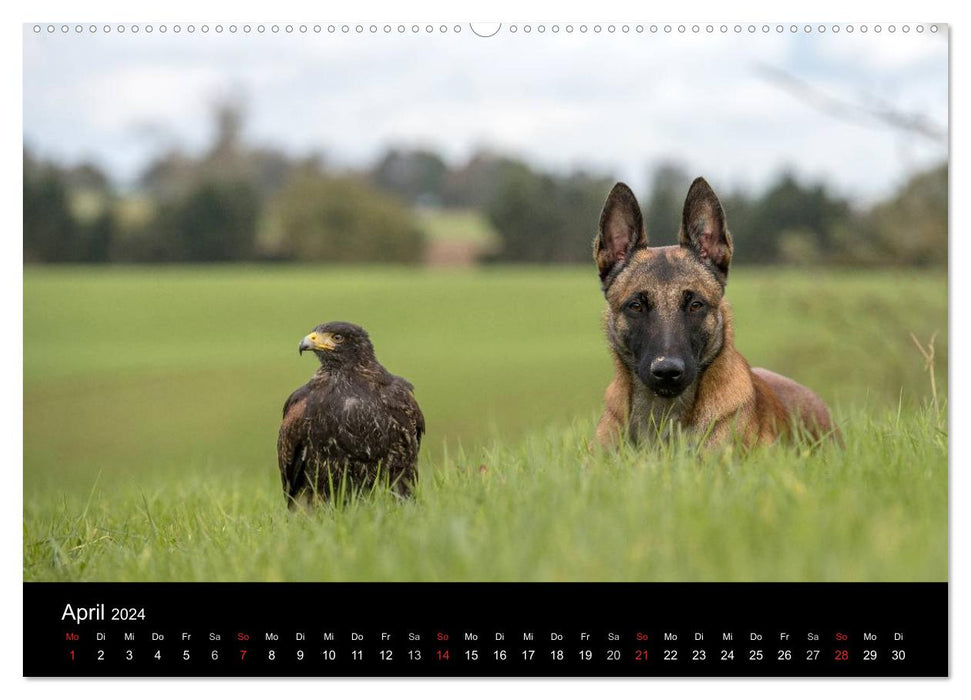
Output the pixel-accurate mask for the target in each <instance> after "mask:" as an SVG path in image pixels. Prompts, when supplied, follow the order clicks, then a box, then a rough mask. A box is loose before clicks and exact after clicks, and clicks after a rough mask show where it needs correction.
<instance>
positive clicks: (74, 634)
mask: <svg viewBox="0 0 971 700" xmlns="http://www.w3.org/2000/svg"><path fill="white" fill-rule="evenodd" d="M28 593H29V595H30V596H31V597H32V598H36V599H37V602H38V604H40V605H42V606H43V607H44V608H50V607H52V606H53V605H54V603H55V601H59V600H60V599H61V598H62V597H66V598H67V599H69V600H73V601H74V602H67V603H65V604H64V607H63V608H62V609H61V610H60V616H59V617H60V619H59V620H56V622H55V621H52V622H50V623H49V624H44V625H39V624H38V625H32V630H31V631H30V633H29V634H28V640H29V641H30V643H31V645H32V646H33V647H34V648H36V649H38V651H39V650H43V653H38V654H37V655H35V656H33V657H32V660H31V661H30V662H29V665H28V669H26V670H27V672H28V673H31V670H32V668H31V667H33V668H36V669H37V672H38V674H39V675H47V674H54V675H77V676H89V675H96V676H98V675H122V676H159V675H169V674H174V675H216V676H227V675H260V676H265V675H288V676H372V675H378V676H483V675H509V676H530V675H540V676H613V675H622V676H782V677H785V676H826V675H832V676H844V677H846V676H924V675H930V676H939V675H946V674H947V644H946V634H947V626H946V619H945V618H946V615H945V613H946V608H947V602H946V593H947V591H946V586H945V585H943V584H883V585H880V586H871V585H867V584H556V585H554V584H496V585H485V584H437V585H436V584H292V585H290V586H287V585H284V584H227V585H215V584H136V585H134V586H125V585H120V584H92V585H88V586H84V587H81V588H80V589H78V588H77V587H74V588H73V589H72V588H71V587H69V586H62V585H58V584H47V585H44V586H42V587H34V588H32V589H30V590H29V591H28ZM402 593H404V594H407V600H409V604H408V605H407V606H404V607H400V606H396V605H395V604H394V601H395V600H397V599H398V598H399V597H400V595H401V594H402ZM79 596H81V597H79ZM99 597H103V598H104V599H114V600H118V599H125V600H127V601H136V602H135V604H134V605H131V606H128V605H122V606H112V605H111V604H108V603H96V604H94V605H93V606H90V607H82V606H80V604H79V603H78V602H77V601H78V600H81V599H84V600H86V601H91V600H95V599H97V598H99ZM331 598H338V599H340V600H341V601H342V603H341V605H340V606H339V607H331V606H329V605H328V603H327V602H326V601H327V600H328V599H331ZM794 598H795V599H799V600H801V601H802V603H803V604H801V605H800V606H799V610H798V611H796V610H793V608H792V606H791V603H790V601H791V600H792V599H794ZM904 598H907V599H911V600H919V601H921V602H920V603H918V604H917V605H915V606H914V607H913V608H912V609H907V610H901V609H900V606H899V604H898V602H897V601H899V600H901V599H904ZM469 600H477V601H481V602H479V603H477V604H476V605H475V606H472V607H471V608H470V607H467V606H466V602H467V601H469ZM143 601H145V604H144V605H143V604H142V602H143ZM377 601H386V602H384V603H377ZM358 605H361V606H369V605H371V606H374V605H379V607H380V610H381V613H380V615H374V614H370V613H369V614H363V615H362V614H360V613H359V612H356V609H357V606H358ZM46 617H49V618H56V617H58V616H57V615H48V616H46Z"/></svg>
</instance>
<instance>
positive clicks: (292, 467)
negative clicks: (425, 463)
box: [277, 322, 425, 508]
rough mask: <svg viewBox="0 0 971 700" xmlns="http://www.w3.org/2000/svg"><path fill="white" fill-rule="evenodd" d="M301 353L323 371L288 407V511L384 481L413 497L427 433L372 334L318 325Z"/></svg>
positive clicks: (282, 458)
mask: <svg viewBox="0 0 971 700" xmlns="http://www.w3.org/2000/svg"><path fill="white" fill-rule="evenodd" d="M299 349H300V353H301V354H303V351H304V350H310V351H312V352H313V353H314V354H315V355H317V358H318V359H319V360H320V368H319V369H318V370H317V372H316V373H315V374H314V376H313V377H311V379H310V381H309V382H307V383H306V384H304V385H303V386H302V387H300V388H299V389H297V390H296V391H294V392H293V393H292V394H290V397H289V398H288V399H287V401H286V403H285V404H284V406H283V423H282V425H281V426H280V436H279V439H278V441H277V458H278V461H279V466H280V478H281V480H282V482H283V492H284V495H285V496H286V499H287V504H288V505H289V506H290V507H291V508H292V507H294V506H295V505H297V504H305V505H309V504H312V503H314V502H316V501H321V500H327V499H328V498H330V497H332V496H333V495H334V492H336V491H338V490H339V489H341V488H342V486H343V489H344V492H345V493H349V492H350V491H352V490H354V489H359V488H362V487H370V486H372V485H373V484H374V483H375V481H376V480H377V479H378V478H379V477H380V478H381V479H388V481H389V483H390V484H391V487H392V488H393V489H394V491H395V492H396V493H398V494H399V495H402V496H408V495H410V494H411V491H412V488H413V487H414V485H415V483H416V482H417V479H418V451H419V448H420V447H421V438H422V435H423V434H424V432H425V418H424V416H423V415H422V413H421V409H420V408H419V407H418V402H417V401H416V400H415V396H414V393H413V391H414V387H413V386H412V385H411V384H410V383H409V382H407V381H406V380H404V379H402V378H401V377H397V376H395V375H393V374H391V373H390V372H388V371H387V370H386V369H385V368H384V367H382V366H381V364H380V363H379V362H378V361H377V358H375V356H374V347H373V346H372V345H371V340H370V338H369V337H368V334H367V332H365V330H364V329H363V328H361V327H360V326H356V325H354V324H351V323H343V322H332V323H326V324H323V325H321V326H317V328H315V329H314V331H313V332H312V333H310V334H309V335H308V336H307V337H305V338H304V339H303V340H302V341H301V342H300V348H299Z"/></svg>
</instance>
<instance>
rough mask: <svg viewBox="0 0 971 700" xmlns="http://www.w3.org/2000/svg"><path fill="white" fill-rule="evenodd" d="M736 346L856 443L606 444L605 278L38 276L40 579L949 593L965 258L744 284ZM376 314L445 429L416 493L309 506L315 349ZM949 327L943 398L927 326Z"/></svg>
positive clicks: (29, 275) (241, 270) (383, 348)
mask: <svg viewBox="0 0 971 700" xmlns="http://www.w3.org/2000/svg"><path fill="white" fill-rule="evenodd" d="M728 296H729V298H730V299H731V300H732V302H733V305H734V309H735V323H736V339H737V343H736V344H737V345H738V347H739V348H740V349H741V351H742V352H743V353H744V354H745V355H746V356H747V357H748V359H749V360H750V361H751V362H752V363H753V364H756V365H762V366H768V367H771V368H772V369H775V370H777V371H780V372H783V373H786V374H789V375H790V376H793V377H794V378H796V379H798V380H799V381H802V382H804V383H806V384H808V385H810V386H812V387H813V388H815V389H816V390H817V391H819V393H821V394H822V395H823V397H824V398H825V399H826V400H827V401H828V402H830V404H831V406H833V407H834V409H835V412H836V414H837V415H838V417H839V421H840V423H841V426H842V428H843V431H844V434H845V437H846V447H845V448H844V449H839V448H836V447H834V446H829V445H827V446H824V447H823V448H821V449H818V450H815V451H810V450H808V449H806V448H805V447H802V446H795V447H782V446H775V447H770V448H766V449H762V450H759V451H757V452H755V453H754V454H750V455H748V456H745V457H742V456H740V455H738V454H736V453H733V452H731V451H730V450H721V451H716V452H702V453H698V452H697V451H696V450H694V449H693V448H692V447H691V445H690V444H687V443H686V442H684V441H679V442H675V443H672V444H668V445H664V446H661V447H656V448H645V449H640V450H633V449H624V450H622V451H621V452H619V453H616V454H609V455H603V454H601V455H597V456H595V457H591V456H590V455H589V454H588V451H587V444H588V441H589V439H590V437H591V435H592V431H593V426H594V424H595V421H596V417H597V413H598V410H599V407H600V402H601V397H602V393H603V389H604V387H605V386H606V384H607V381H608V379H609V376H610V360H609V357H608V354H607V351H606V347H605V343H604V340H603V338H602V334H601V331H600V327H599V326H600V320H599V319H600V312H601V308H602V298H601V296H600V293H599V289H598V284H597V279H596V274H595V273H594V272H593V266H592V265H590V266H589V267H583V268H555V269H546V268H526V267H518V268H487V269H481V270H476V271H462V272H443V271H429V270H422V269H395V268H360V269H346V268H340V269H337V268H327V267H321V268H314V267H211V268H204V267H197V268H191V267H172V268H130V269H124V268H114V269H70V268H59V269H54V268H28V269H27V270H25V273H24V520H23V522H24V529H23V538H24V578H25V579H26V580H122V581H130V580H164V581H168V580H174V581H182V580H351V581H360V580H389V581H399V580H400V581H406V580H407V581H412V580H432V581H454V580H482V581H494V580H504V581H508V580H513V581H517V580H520V581H532V580H675V581H676V580H704V581H722V580H730V581H747V580H769V581H772V580H811V581H815V580H828V581H837V580H840V581H843V580H945V579H946V577H947V432H946V431H947V426H946V422H945V415H946V414H945V410H946V406H945V399H946V396H945V392H946V386H947V382H946V366H947V335H946V332H947V309H946V304H947V290H946V279H945V275H944V273H943V271H935V272H924V273H915V272H902V271H893V272H849V271H825V270H823V271H821V270H811V271H793V270H773V271H763V270H752V269H739V270H736V271H733V273H732V278H731V280H730V282H729V289H728ZM335 319H343V320H350V321H355V322H358V323H360V324H361V325H363V326H364V327H365V328H367V329H368V330H369V331H370V332H371V335H372V338H373V340H374V343H375V346H376V349H377V354H378V358H379V360H381V361H382V363H383V364H385V366H387V367H388V368H389V369H390V370H391V371H393V372H395V373H398V374H402V375H404V376H405V377H407V378H408V379H410V380H411V381H412V382H413V383H414V384H415V386H416V394H417V397H418V400H419V402H420V403H421V405H422V407H423V409H424V412H425V415H426V418H427V422H428V434H427V436H426V441H425V443H424V446H423V451H422V463H421V474H422V481H421V484H420V486H419V489H418V491H417V497H416V498H415V499H414V500H413V501H410V502H405V503H400V502H397V501H395V500H394V499H393V498H392V497H390V496H388V495H385V494H381V493H377V494H370V495H366V496H363V497H361V498H358V499H356V500H354V501H353V502H352V503H350V504H347V505H344V506H340V507H325V508H323V509H321V510H320V511H319V512H318V513H316V514H313V515H305V514H291V513H289V512H288V511H287V510H286V508H285V505H284V500H283V497H282V493H281V490H280V483H279V475H278V472H277V468H276V456H275V441H276V431H277V428H278V425H279V419H280V410H281V407H282V403H283V401H284V399H285V398H286V396H287V395H288V394H289V392H290V391H291V390H292V389H294V388H295V387H297V386H298V385H299V384H301V383H303V382H304V381H305V380H306V379H307V378H308V377H309V376H310V374H311V373H312V372H313V370H314V368H315V366H316V363H315V360H314V358H312V357H308V356H306V355H305V356H303V357H302V358H301V357H299V356H298V354H297V344H298V342H299V340H300V339H301V338H302V337H303V335H304V334H306V333H307V332H308V331H309V330H310V329H311V328H312V327H313V326H314V325H316V324H317V323H320V322H322V321H326V320H335ZM912 332H913V333H914V334H916V335H917V336H918V337H919V338H920V339H921V340H923V341H924V342H926V341H927V340H928V339H929V338H930V337H931V335H932V334H933V333H935V332H937V333H938V335H937V338H936V341H935V347H936V360H935V366H936V371H937V376H936V378H937V387H938V391H939V392H940V394H941V395H940V397H939V399H940V410H939V411H935V410H934V409H933V406H932V404H931V401H930V396H931V394H930V382H929V379H928V375H927V372H926V371H925V369H924V361H923V359H922V358H921V356H920V354H919V353H918V351H917V349H916V348H915V347H914V345H913V342H912V340H911V339H910V333H912Z"/></svg>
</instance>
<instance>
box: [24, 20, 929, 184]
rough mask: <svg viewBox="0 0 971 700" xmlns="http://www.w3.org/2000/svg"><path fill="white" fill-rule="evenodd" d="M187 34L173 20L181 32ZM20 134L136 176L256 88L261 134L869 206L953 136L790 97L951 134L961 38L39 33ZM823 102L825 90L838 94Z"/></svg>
mask: <svg viewBox="0 0 971 700" xmlns="http://www.w3.org/2000/svg"><path fill="white" fill-rule="evenodd" d="M170 26H171V25H170ZM24 31H25V37H24V139H25V143H26V144H27V145H29V146H30V147H32V148H34V149H35V150H36V151H38V152H39V153H40V154H41V155H43V156H46V157H53V158H57V159H60V160H63V161H66V162H72V163H73V162H78V161H80V160H93V161H94V162H96V163H98V164H99V165H101V166H103V167H104V168H106V169H107V170H108V171H109V173H110V174H111V175H112V176H113V177H114V178H115V179H116V180H117V181H118V182H119V183H122V184H125V183H131V182H132V181H133V179H134V178H135V177H136V176H137V174H138V173H139V172H140V171H141V170H142V169H143V168H144V167H145V165H146V164H147V162H148V161H149V159H150V158H151V157H152V156H154V155H155V154H157V153H159V152H160V151H162V150H163V149H167V148H170V147H172V146H174V145H179V146H180V147H182V148H185V149H186V150H189V151H193V152H195V151H198V150H199V149H201V148H203V147H204V146H205V144H206V143H207V142H208V139H209V138H210V136H211V129H212V125H211V118H210V110H211V106H212V104H213V103H214V102H215V101H216V100H218V99H220V98H223V97H225V96H229V95H234V94H242V95H243V96H244V97H245V101H246V106H247V124H246V129H245V135H246V138H247V139H248V140H249V141H251V142H254V143H259V144H266V145H274V146H277V147H280V148H283V149H284V150H286V151H287V152H289V153H292V154H295V155H299V154H307V153H308V152H311V151H319V152H322V153H323V154H325V156H326V157H327V158H328V159H329V160H330V161H332V162H336V163H339V164H346V165H350V166H358V165H364V164H366V163H368V162H370V161H371V160H373V159H374V158H375V157H376V156H377V155H378V154H379V153H380V152H381V150H382V149H383V148H385V147H386V146H389V145H397V146H412V145H422V146H431V147H433V148H435V149H437V150H439V151H440V152H442V154H443V155H445V156H446V157H447V158H449V159H450V160H453V161H458V160H460V159H461V158H463V157H465V156H467V155H468V154H470V153H471V152H472V151H474V150H475V149H477V148H483V147H488V148H491V149H493V150H498V151H502V152H508V153H511V154H515V155H519V156H522V157H525V158H526V159H528V160H530V161H532V162H534V163H535V164H537V165H540V166H543V167H547V168H552V169H557V170H563V171H565V170H569V169H570V168H573V167H576V166H583V167H588V168H592V169H594V170H596V171H598V172H602V173H604V174H613V175H616V176H617V177H620V178H623V179H626V180H628V181H629V182H630V183H631V184H632V185H634V186H635V188H636V189H638V190H643V188H645V187H646V185H647V182H648V172H649V168H650V167H651V166H652V165H654V164H656V163H657V162H658V161H659V160H661V159H673V160H677V161H680V162H682V163H684V164H685V165H686V166H687V167H688V169H689V171H690V173H691V174H692V175H694V174H703V175H705V176H706V177H707V178H708V179H709V181H710V182H712V184H713V185H714V186H715V188H716V190H718V189H720V188H721V189H729V188H732V187H736V186H744V187H750V188H758V187H760V186H762V185H763V184H764V183H765V182H767V181H768V180H770V179H771V178H772V177H773V176H775V175H776V174H778V172H779V171H780V170H781V169H783V168H789V169H791V170H794V171H795V172H796V173H797V174H799V175H801V176H803V177H805V178H813V179H825V180H826V181H828V182H829V183H831V184H832V185H834V186H835V187H837V188H839V189H840V190H841V191H843V192H845V193H847V194H851V195H855V196H857V197H860V198H862V199H864V200H867V199H872V198H874V197H878V196H882V195H884V194H886V193H888V192H889V191H890V190H892V189H893V188H894V187H895V186H897V185H899V184H900V183H901V182H902V181H903V180H904V179H905V178H906V176H907V174H908V173H910V172H913V171H914V170H915V169H919V168H921V167H925V166H927V165H929V164H932V163H936V162H938V161H940V160H941V159H943V158H944V157H945V156H946V147H947V146H946V142H944V141H943V140H941V139H937V140H935V139H931V138H926V137H923V136H919V135H916V134H913V133H908V132H905V131H901V130H898V129H894V128H891V127H889V126H887V125H885V124H884V123H882V122H880V121H879V120H877V119H874V118H872V117H869V116H866V115H865V114H863V113H858V112H854V111H853V110H852V109H850V110H849V111H845V112H844V117H843V118H840V117H838V116H834V115H833V114H830V113H827V112H824V111H822V110H820V109H819V108H818V107H816V106H813V105H812V104H809V103H807V102H806V101H804V100H801V99H799V98H797V97H796V96H794V95H793V94H791V93H790V92H787V91H786V90H784V89H782V88H780V86H779V85H778V84H776V83H773V82H772V81H770V80H768V79H767V78H766V77H765V74H764V72H761V71H760V70H759V66H766V65H767V66H772V67H774V68H776V69H782V70H784V71H786V72H787V73H789V74H791V75H793V76H797V77H798V78H799V79H800V80H803V81H805V82H806V83H807V84H809V85H811V86H812V88H813V90H815V91H817V92H818V93H819V94H818V95H817V98H818V99H820V100H821V99H827V98H834V99H837V100H840V101H846V102H849V103H853V104H860V103H862V104H866V105H868V106H871V107H872V106H879V107H885V108H888V109H890V110H892V111H894V112H895V113H900V114H904V115H907V116H912V117H919V118H920V119H921V120H924V121H926V122H927V123H928V124H930V125H932V126H934V127H937V128H939V129H941V130H943V131H945V132H946V129H947V125H948V104H947V100H948V97H947V96H948V84H947V70H948V68H947V65H948V62H947V40H946V39H945V38H944V37H943V36H941V35H935V34H931V33H930V32H929V31H926V30H925V31H924V32H923V33H922V34H918V33H917V32H916V31H914V28H913V25H912V27H911V31H910V32H909V33H908V34H903V33H902V32H901V31H899V30H898V31H897V32H896V33H895V34H893V35H891V34H889V32H888V31H886V30H884V31H883V32H881V33H880V34H879V35H878V34H876V33H875V32H873V31H872V30H871V31H869V32H868V33H867V34H865V35H864V34H862V33H860V31H859V30H857V31H855V32H853V33H852V34H849V33H847V32H846V31H845V30H844V31H841V32H840V33H839V34H833V32H832V31H831V30H830V31H828V32H827V33H825V34H822V35H820V34H818V33H815V32H814V33H813V34H809V35H806V34H804V33H802V32H800V33H798V34H795V35H793V34H790V33H789V31H788V29H786V31H785V32H784V33H782V34H777V33H776V32H775V30H774V25H773V29H772V31H771V32H770V34H768V35H762V34H761V32H759V33H758V34H756V35H754V36H752V35H748V34H747V33H744V32H743V34H742V35H740V36H739V35H735V34H734V33H733V32H732V31H731V30H730V31H729V34H728V35H727V36H720V35H719V34H718V30H717V25H716V30H715V32H716V33H715V34H714V35H707V34H705V32H704V29H703V28H702V31H701V33H700V34H698V35H693V34H692V33H691V32H690V30H689V31H688V32H686V33H685V34H683V35H682V34H678V33H677V32H676V31H675V32H672V33H671V34H669V35H666V34H664V33H663V31H660V32H658V33H657V34H653V35H652V34H650V32H649V28H648V27H645V31H644V33H642V34H637V33H636V32H635V31H634V30H633V25H632V28H631V31H630V33H628V34H626V35H625V34H622V33H621V32H620V31H619V29H618V31H617V32H615V33H614V34H608V33H607V32H606V31H603V32H602V33H600V34H599V35H594V34H593V33H592V31H591V32H588V33H587V34H586V35H583V36H581V35H579V34H578V32H577V31H574V32H573V34H571V35H567V34H566V33H565V31H562V30H561V31H560V32H559V33H558V34H555V35H554V34H553V33H552V32H551V31H550V29H549V27H547V29H546V32H545V33H544V34H542V35H540V34H539V33H538V31H537V29H536V25H533V30H532V32H531V33H530V34H528V35H527V34H525V33H524V32H523V30H522V28H521V27H520V28H519V31H517V33H515V34H512V33H510V32H509V31H508V28H505V29H504V30H503V31H501V32H500V33H499V34H498V35H497V36H495V37H493V38H489V39H482V38H478V37H476V36H474V35H473V34H471V33H470V32H469V31H468V26H467V25H465V26H464V27H463V31H462V32H461V33H458V34H454V33H452V32H449V33H448V34H446V35H441V34H439V33H438V31H437V30H436V31H435V33H434V34H432V35H427V34H425V33H424V31H422V32H421V34H420V35H417V36H415V35H411V34H410V29H409V31H408V32H407V33H406V34H405V35H403V36H400V35H398V34H397V32H396V30H393V31H392V34H391V35H384V34H383V33H382V32H381V31H380V29H379V32H378V34H376V35H370V34H368V33H367V32H366V31H365V34H363V35H356V34H354V33H353V28H352V31H351V33H350V34H349V35H346V36H343V35H341V34H340V32H339V30H338V32H337V33H335V34H329V33H328V32H327V29H326V26H325V27H324V29H323V31H322V32H321V33H320V34H314V33H313V32H312V30H311V31H309V32H308V33H307V34H306V35H300V34H299V33H297V32H294V34H289V35H288V34H285V33H284V32H282V31H281V32H280V34H278V35H271V34H270V33H269V32H267V33H266V34H264V35H256V33H255V32H253V33H252V34H251V35H248V36H244V35H242V34H241V33H237V34H236V35H231V34H229V33H228V31H224V32H223V33H222V34H220V35H217V34H215V33H213V32H212V31H210V32H209V33H208V34H206V35H203V34H202V33H201V32H199V31H196V33H195V34H193V35H188V34H187V33H186V32H185V30H184V29H183V31H182V33H181V34H179V35H176V34H174V33H173V32H172V31H171V30H170V31H169V32H167V33H166V34H165V35H162V34H160V33H159V31H158V29H157V28H156V29H155V31H154V32H153V33H152V34H150V35H149V34H146V33H145V31H144V30H143V31H141V32H139V33H138V34H137V35H133V34H132V33H131V32H130V31H128V32H126V33H125V34H124V35H120V34H118V32H117V31H114V32H112V33H111V34H109V35H105V34H103V33H102V32H100V31H99V32H98V33H96V34H93V35H92V34H89V33H88V32H87V31H85V32H84V33H82V34H81V35H75V34H74V32H73V29H72V30H71V31H70V33H68V34H66V35H62V34H61V33H60V32H55V34H53V35H48V34H47V33H46V32H41V34H39V35H36V34H34V33H33V32H32V31H31V28H30V27H29V26H28V27H25V30H24ZM824 96H826V97H824Z"/></svg>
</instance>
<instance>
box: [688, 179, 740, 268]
mask: <svg viewBox="0 0 971 700" xmlns="http://www.w3.org/2000/svg"><path fill="white" fill-rule="evenodd" d="M678 242H679V243H680V244H681V247H682V248H688V249H689V250H693V251H694V252H695V254H696V255H697V256H698V257H699V258H701V260H702V261H703V262H704V263H705V264H706V265H708V266H709V267H710V268H711V269H712V270H713V271H714V272H715V274H717V275H718V277H719V280H720V281H721V283H722V284H724V283H725V281H726V280H727V279H728V267H729V266H730V265H731V264H732V251H733V249H734V245H733V244H732V234H730V233H729V232H728V227H727V226H726V225H725V212H724V211H723V210H722V205H721V202H719V201H718V197H716V196H715V193H714V191H712V189H711V187H710V186H709V185H708V183H707V182H705V178H703V177H699V178H697V179H696V180H695V181H694V182H692V183H691V187H689V188H688V196H687V197H686V198H685V200H684V214H683V215H682V218H681V232H680V233H679V234H678Z"/></svg>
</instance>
